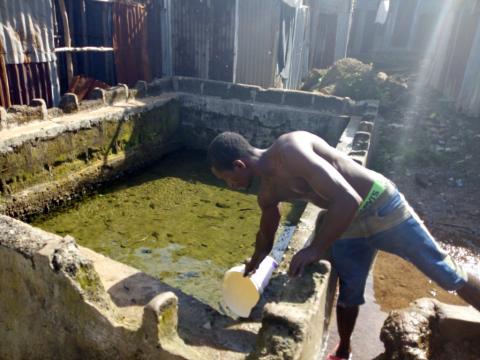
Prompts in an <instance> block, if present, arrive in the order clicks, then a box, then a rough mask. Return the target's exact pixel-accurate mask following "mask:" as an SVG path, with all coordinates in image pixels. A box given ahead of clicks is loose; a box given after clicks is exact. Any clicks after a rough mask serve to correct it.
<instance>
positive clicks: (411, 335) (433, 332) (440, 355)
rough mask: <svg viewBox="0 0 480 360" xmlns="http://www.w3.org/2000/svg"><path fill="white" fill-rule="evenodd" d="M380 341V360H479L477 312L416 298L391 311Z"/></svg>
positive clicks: (479, 325) (479, 322)
mask: <svg viewBox="0 0 480 360" xmlns="http://www.w3.org/2000/svg"><path fill="white" fill-rule="evenodd" d="M380 338H381V340H382V341H383V343H384V345H385V353H384V354H383V358H384V359H389V360H397V359H398V360H400V359H401V360H427V359H431V360H446V359H480V344H478V339H479V338H480V313H479V312H478V311H477V310H475V309H474V308H472V307H467V306H457V305H448V304H443V303H441V302H439V301H437V300H434V299H428V298H425V299H420V300H417V301H415V302H414V303H412V304H411V305H410V307H408V308H407V309H403V310H398V311H392V312H391V313H390V315H389V316H388V318H387V319H386V320H385V323H384V325H383V328H382V331H381V334H380Z"/></svg>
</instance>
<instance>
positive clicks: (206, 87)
mask: <svg viewBox="0 0 480 360" xmlns="http://www.w3.org/2000/svg"><path fill="white" fill-rule="evenodd" d="M229 88H230V83H227V82H224V81H211V80H205V81H204V83H203V95H207V96H217V97H221V98H224V97H226V95H227V92H228V90H229Z"/></svg>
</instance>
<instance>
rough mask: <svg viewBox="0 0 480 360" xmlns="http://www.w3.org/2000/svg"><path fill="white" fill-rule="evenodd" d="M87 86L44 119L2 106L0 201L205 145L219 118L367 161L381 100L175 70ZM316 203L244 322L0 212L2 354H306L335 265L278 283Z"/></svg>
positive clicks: (62, 189)
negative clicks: (313, 136) (129, 84)
mask: <svg viewBox="0 0 480 360" xmlns="http://www.w3.org/2000/svg"><path fill="white" fill-rule="evenodd" d="M93 97H94V98H93V99H90V100H87V101H85V102H81V103H78V102H77V101H76V98H75V97H74V96H73V95H69V94H66V95H65V96H64V97H63V98H62V102H61V109H53V110H50V111H49V112H48V113H47V114H45V112H44V111H42V112H41V113H42V114H43V115H42V116H43V117H42V118H41V119H39V118H36V117H35V116H34V117H33V118H28V119H27V120H26V121H22V122H20V121H13V120H12V115H9V116H7V119H5V117H6V116H5V115H6V114H5V113H4V112H3V115H2V116H4V117H3V120H7V121H4V125H5V128H4V129H3V130H2V131H0V159H2V161H3V162H2V166H3V169H7V171H5V170H4V174H8V176H7V175H2V184H3V185H2V197H1V201H2V203H1V206H2V207H1V209H0V211H1V212H2V213H6V214H11V215H15V216H17V217H26V216H28V215H29V214H33V213H38V212H40V211H43V210H46V209H48V207H50V206H58V205H59V204H62V203H64V202H68V201H70V200H71V199H72V198H75V197H77V196H81V195H82V193H85V192H88V191H89V190H90V189H91V188H92V187H95V186H98V185H101V184H102V183H104V182H108V181H110V180H111V179H113V178H116V177H119V176H121V175H122V174H123V173H124V172H125V171H133V170H135V169H137V168H138V167H140V166H142V165H144V164H146V163H148V162H149V161H154V160H155V159H157V158H159V157H161V156H162V155H163V154H165V153H166V152H169V151H174V150H175V149H176V148H178V147H179V146H183V145H189V146H193V147H199V148H204V147H205V146H206V145H207V144H208V142H209V141H210V140H211V139H212V138H213V136H215V135H216V134H217V133H219V132H221V131H223V130H236V131H240V132H242V133H244V134H245V135H246V136H247V137H248V138H249V139H250V140H251V141H252V142H253V143H254V144H256V145H258V146H263V145H268V144H269V143H270V142H271V141H273V139H274V138H275V137H276V136H278V135H280V133H282V132H286V131H291V130H296V129H299V128H303V129H305V130H309V131H313V132H316V133H318V134H319V135H322V136H325V137H326V138H328V139H329V141H330V142H331V143H337V148H338V149H339V150H341V151H343V152H345V153H347V154H349V155H350V156H352V157H353V158H354V159H355V160H356V161H358V162H359V163H361V164H363V165H365V164H366V163H367V161H368V156H369V154H370V152H371V146H372V131H373V129H374V120H375V117H376V114H377V111H378V102H375V101H363V102H353V101H351V100H350V99H343V98H337V97H332V96H322V95H317V94H311V93H307V92H299V91H279V90H271V89H261V88H258V87H256V86H240V85H235V84H231V83H224V82H217V81H208V80H198V79H192V78H179V77H174V78H168V79H160V80H155V81H153V82H151V83H149V84H147V83H145V82H139V83H138V84H137V86H136V87H135V88H134V89H128V88H126V87H124V86H119V87H115V88H112V89H110V90H108V91H106V92H104V91H100V90H98V91H96V92H94V96H93ZM26 110H27V111H31V109H26ZM44 110H45V109H44ZM1 114H2V112H0V115H1ZM225 118H227V119H228V121H227V120H225ZM95 149H97V150H96V151H94V150H95ZM42 166H43V169H42ZM22 174H28V176H27V175H25V176H23V175H22ZM318 212H319V209H318V208H316V207H314V206H312V205H309V206H308V207H307V210H306V211H305V212H304V214H303V215H302V218H301V220H300V226H299V227H298V228H297V229H296V231H295V234H294V237H293V240H292V242H291V243H290V247H289V249H288V251H287V252H286V254H285V261H283V264H284V265H283V267H281V268H280V269H279V271H278V272H277V273H276V274H275V275H274V277H273V279H272V281H271V284H270V286H269V287H268V294H265V297H264V299H263V303H262V304H261V305H260V306H258V307H257V311H256V313H257V315H256V316H254V317H253V318H252V319H250V320H251V321H250V322H236V321H234V320H232V319H230V318H228V317H226V316H224V315H221V314H219V313H218V312H216V311H215V310H213V309H211V308H209V307H208V306H206V305H204V304H201V303H200V302H199V301H197V300H195V299H194V298H192V297H190V296H187V295H185V294H183V293H182V292H181V291H180V290H178V289H174V288H170V287H168V286H167V285H165V284H162V283H161V282H159V281H158V280H157V279H154V278H151V277H149V276H147V275H145V274H143V273H141V272H139V271H138V270H136V269H133V268H130V267H128V266H126V265H123V264H120V263H117V262H115V261H113V260H111V259H108V258H106V257H103V256H101V255H99V254H97V253H94V252H93V251H90V250H88V249H83V248H79V247H78V246H77V245H76V244H75V240H74V239H72V238H71V237H66V238H61V237H59V236H56V235H53V234H49V233H46V232H43V231H41V230H39V229H35V228H32V227H30V226H29V225H26V224H25V223H22V222H20V221H18V220H14V219H12V218H10V217H8V216H3V215H0V256H1V258H2V259H4V260H5V261H3V260H2V261H1V262H0V358H5V359H25V358H28V359H57V358H58V359H64V358H70V359H76V358H89V359H110V358H112V359H113V358H115V359H118V358H121V359H151V358H158V359H195V360H196V359H244V358H245V357H246V356H247V355H248V358H249V359H269V360H277V359H278V360H285V359H292V360H293V359H305V360H313V359H316V357H317V356H318V354H319V353H320V352H321V347H322V338H323V337H324V335H325V333H326V331H327V328H328V319H329V317H330V311H331V306H332V296H333V293H334V289H335V277H334V276H332V274H331V272H330V267H329V265H328V263H326V262H322V263H319V264H317V265H315V266H312V267H310V268H309V270H308V271H309V272H308V274H306V276H304V277H302V278H300V279H294V280H291V281H289V282H288V284H287V282H286V280H287V277H286V275H285V270H286V268H285V266H286V265H285V264H287V263H288V261H289V260H290V259H291V257H292V256H293V254H295V253H296V252H297V251H298V250H300V249H301V248H302V247H303V246H304V245H305V244H306V243H307V241H308V239H309V237H310V235H311V233H312V231H313V229H314V224H315V220H316V217H317V214H318ZM262 306H263V312H262ZM185 344H188V345H185Z"/></svg>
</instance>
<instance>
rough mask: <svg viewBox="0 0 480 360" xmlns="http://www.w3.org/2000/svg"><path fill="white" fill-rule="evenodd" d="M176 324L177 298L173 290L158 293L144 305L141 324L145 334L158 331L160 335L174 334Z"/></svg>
mask: <svg viewBox="0 0 480 360" xmlns="http://www.w3.org/2000/svg"><path fill="white" fill-rule="evenodd" d="M177 325H178V298H177V296H176V295H175V294H174V293H173V292H171V291H167V292H163V293H160V294H158V295H157V296H155V297H154V298H153V299H152V300H150V302H149V303H148V304H147V306H145V308H144V314H143V326H144V331H145V332H146V333H147V334H148V333H149V332H152V333H153V334H155V333H156V332H157V331H158V335H159V336H160V337H168V336H171V335H174V334H176V331H177ZM155 335H156V334H155Z"/></svg>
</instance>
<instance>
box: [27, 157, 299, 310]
mask: <svg viewBox="0 0 480 360" xmlns="http://www.w3.org/2000/svg"><path fill="white" fill-rule="evenodd" d="M281 211H282V216H283V224H289V223H290V222H294V221H297V220H298V216H299V215H300V212H301V205H300V204H298V205H296V206H292V204H282V208H281ZM259 216H260V210H259V208H258V205H257V201H256V195H255V190H252V191H250V192H248V193H247V192H238V191H232V190H229V189H227V188H225V186H224V184H223V183H222V182H221V181H219V180H217V179H216V178H214V176H213V175H212V174H211V173H210V170H209V168H208V165H207V163H206V161H205V154H203V153H201V152H200V153H198V152H179V153H176V154H172V155H169V156H167V157H165V158H164V159H162V160H161V161H160V162H158V163H157V164H155V165H154V166H151V167H150V168H149V169H147V170H146V171H144V172H143V173H141V174H138V175H135V176H130V177H127V178H124V179H122V180H121V181H119V182H117V183H114V184H111V186H109V187H108V188H106V189H104V190H102V191H100V192H99V193H97V194H95V195H93V196H92V197H89V198H88V199H86V200H84V201H83V202H80V203H76V204H75V205H74V206H73V207H72V208H69V209H65V210H63V211H61V212H57V213H54V214H49V215H46V216H42V217H39V218H37V219H35V220H34V221H33V222H32V224H33V225H34V226H38V227H40V228H42V229H45V230H47V231H51V232H54V233H56V234H59V235H62V236H65V235H67V234H68V235H71V236H73V237H74V238H75V239H76V240H77V242H78V243H79V244H80V245H82V246H86V247H88V248H91V249H93V250H95V251H97V252H99V253H102V254H104V255H107V256H109V257H111V258H113V259H115V260H118V261H120V262H123V263H126V264H129V265H131V266H134V267H136V268H138V269H141V270H142V271H144V272H146V273H148V274H150V275H153V276H156V277H158V278H160V279H161V280H162V281H164V282H165V283H167V284H169V285H171V286H175V287H178V288H180V289H182V290H183V291H184V292H186V293H189V294H192V295H194V296H195V297H197V298H199V299H201V300H202V301H204V302H206V303H208V304H210V305H212V306H214V307H217V308H218V303H219V301H220V299H221V280H222V277H223V274H224V272H225V271H226V270H227V269H229V268H230V267H232V266H233V265H236V264H238V263H241V262H243V260H244V259H245V258H247V257H249V256H251V255H252V252H253V245H254V241H255V235H256V232H257V229H258V224H259Z"/></svg>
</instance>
